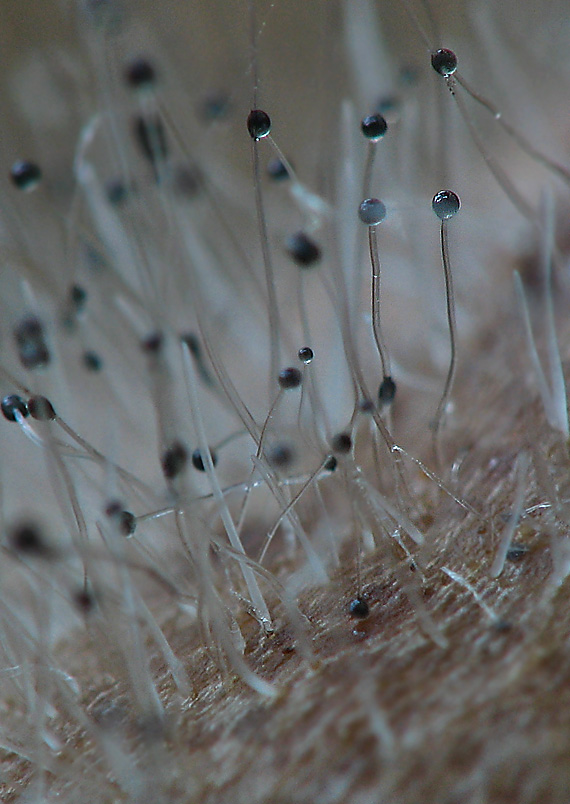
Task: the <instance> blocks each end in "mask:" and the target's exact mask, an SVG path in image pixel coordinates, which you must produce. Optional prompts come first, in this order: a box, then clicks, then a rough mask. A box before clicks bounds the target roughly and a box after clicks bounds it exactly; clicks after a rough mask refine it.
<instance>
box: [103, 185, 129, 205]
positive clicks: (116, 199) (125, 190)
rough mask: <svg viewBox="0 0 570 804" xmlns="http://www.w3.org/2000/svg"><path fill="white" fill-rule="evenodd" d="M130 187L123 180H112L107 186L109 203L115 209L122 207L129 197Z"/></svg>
mask: <svg viewBox="0 0 570 804" xmlns="http://www.w3.org/2000/svg"><path fill="white" fill-rule="evenodd" d="M129 192H130V191H129V187H128V186H127V185H126V184H125V182H124V181H122V179H111V180H110V181H108V182H107V184H106V185H105V195H106V196H107V201H108V202H109V203H110V204H111V205H112V206H114V207H121V206H123V204H125V203H126V201H127V199H128V197H129Z"/></svg>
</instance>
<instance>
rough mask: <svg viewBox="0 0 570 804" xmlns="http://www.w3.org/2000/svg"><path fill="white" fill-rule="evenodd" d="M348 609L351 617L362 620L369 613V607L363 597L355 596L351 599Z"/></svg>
mask: <svg viewBox="0 0 570 804" xmlns="http://www.w3.org/2000/svg"><path fill="white" fill-rule="evenodd" d="M348 610H349V612H350V615H351V617H355V618H356V619H358V620H364V619H366V617H368V615H369V614H370V607H369V606H368V603H367V602H366V600H364V598H363V597H355V598H354V600H351V602H350V605H349V607H348Z"/></svg>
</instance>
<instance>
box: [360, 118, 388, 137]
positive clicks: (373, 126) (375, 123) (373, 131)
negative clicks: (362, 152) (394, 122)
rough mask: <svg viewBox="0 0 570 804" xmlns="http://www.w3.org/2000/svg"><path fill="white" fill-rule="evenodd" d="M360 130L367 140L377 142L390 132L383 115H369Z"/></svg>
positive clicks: (361, 124) (364, 119)
mask: <svg viewBox="0 0 570 804" xmlns="http://www.w3.org/2000/svg"><path fill="white" fill-rule="evenodd" d="M360 130H361V131H362V133H363V134H364V136H365V137H366V139H368V140H372V142H376V141H378V140H379V139H380V138H381V137H383V136H384V134H385V133H386V132H387V131H388V123H387V122H386V119H385V118H384V117H383V116H382V115H381V114H369V115H367V116H366V117H365V118H363V120H362V122H361V123H360Z"/></svg>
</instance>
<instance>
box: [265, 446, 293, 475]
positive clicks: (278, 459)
mask: <svg viewBox="0 0 570 804" xmlns="http://www.w3.org/2000/svg"><path fill="white" fill-rule="evenodd" d="M266 457H267V461H268V463H269V465H270V466H272V467H273V468H274V469H284V468H285V467H287V466H289V465H290V464H291V463H293V460H294V458H295V452H294V450H293V448H292V447H290V446H289V444H282V443H281V444H273V446H271V447H270V448H269V449H268V450H267V452H266Z"/></svg>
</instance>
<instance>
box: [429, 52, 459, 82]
mask: <svg viewBox="0 0 570 804" xmlns="http://www.w3.org/2000/svg"><path fill="white" fill-rule="evenodd" d="M431 66H432V67H433V69H434V70H435V71H436V73H439V74H440V75H443V76H448V75H453V73H454V72H455V71H456V70H457V56H456V55H455V53H454V52H453V50H448V49H447V48H444V47H443V48H440V49H439V50H436V51H435V53H432V54H431Z"/></svg>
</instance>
